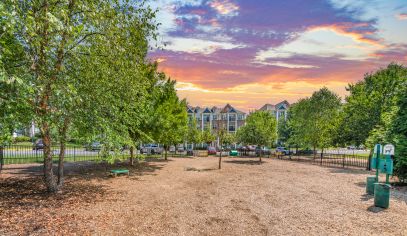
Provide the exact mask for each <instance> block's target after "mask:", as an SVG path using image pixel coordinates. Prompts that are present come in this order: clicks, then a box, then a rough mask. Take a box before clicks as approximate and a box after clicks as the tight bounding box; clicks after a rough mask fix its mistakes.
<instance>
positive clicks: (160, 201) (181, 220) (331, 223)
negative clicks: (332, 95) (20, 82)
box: [0, 157, 407, 235]
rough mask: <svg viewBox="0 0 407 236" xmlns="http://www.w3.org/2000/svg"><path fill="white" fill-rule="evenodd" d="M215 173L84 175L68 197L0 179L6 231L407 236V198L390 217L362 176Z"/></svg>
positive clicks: (253, 166)
mask: <svg viewBox="0 0 407 236" xmlns="http://www.w3.org/2000/svg"><path fill="white" fill-rule="evenodd" d="M216 168H217V158H214V157H209V158H184V159H172V160H170V161H168V162H164V161H152V162H148V163H144V164H142V165H140V166H138V167H137V168H133V169H131V173H132V174H131V176H130V177H129V178H127V177H117V178H108V177H106V174H105V172H104V171H103V170H101V169H97V170H82V171H81V172H80V173H75V172H72V173H71V174H70V177H69V178H68V180H67V188H66V190H65V194H64V197H55V196H51V197H50V196H46V195H44V194H41V193H40V192H37V193H32V192H29V191H28V190H27V192H26V193H25V194H24V191H23V190H24V189H29V188H30V186H31V187H32V186H33V183H35V184H38V188H40V189H41V187H40V186H41V183H40V182H38V179H37V180H30V181H34V182H33V183H31V184H30V186H26V185H27V184H25V183H26V182H27V181H25V182H24V181H19V182H18V183H19V184H20V185H21V187H20V190H15V189H14V190H13V188H11V187H10V184H6V183H10V181H11V180H13V181H16V180H15V179H13V177H12V175H7V177H8V178H5V177H4V176H6V174H2V175H3V177H0V188H2V187H3V189H6V190H7V191H5V192H6V193H8V195H7V194H5V193H0V201H2V202H0V226H1V224H2V223H3V224H4V226H6V227H4V228H3V234H11V233H12V232H17V233H22V234H24V233H28V234H33V235H43V234H53V233H55V234H58V233H64V234H75V233H77V234H80V235H84V234H85V235H86V234H88V235H376V234H388V235H407V198H406V193H405V191H406V190H405V189H393V196H392V199H391V203H390V209H387V210H381V209H379V208H375V207H372V205H373V199H372V197H370V196H366V195H365V185H364V184H365V180H366V176H368V173H367V172H365V171H358V170H342V169H333V168H324V167H319V166H314V165H309V164H302V163H296V162H288V161H281V160H271V159H265V161H264V163H263V164H262V165H258V163H257V159H242V158H240V159H239V158H225V159H224V162H223V169H222V170H217V169H216ZM19 191H20V192H19ZM21 191H22V194H21ZM17 193H18V195H17ZM13 194H14V195H17V196H20V197H16V199H15V200H13V201H9V200H7V201H6V200H5V198H6V196H10V195H11V196H12V195H13ZM21 196H22V197H21ZM46 200H48V202H51V203H52V204H54V205H52V206H55V207H56V208H57V210H53V209H52V208H51V207H47V205H46V204H45V203H46V202H47V201H46ZM7 205H9V207H8V208H7ZM11 209H14V210H11ZM2 210H3V211H2ZM15 212H20V213H18V214H17V213H15ZM27 212H29V214H28V213H27ZM13 221H14V222H13ZM27 222H29V223H27ZM13 223H14V224H13ZM4 229H6V230H4ZM1 230H2V229H1V227H0V234H2V231H1Z"/></svg>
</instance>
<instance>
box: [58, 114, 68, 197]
mask: <svg viewBox="0 0 407 236" xmlns="http://www.w3.org/2000/svg"><path fill="white" fill-rule="evenodd" d="M68 126H69V119H68V118H65V119H64V124H63V127H62V128H61V129H60V130H59V136H60V142H59V143H60V148H59V149H60V150H59V161H58V183H57V185H58V187H57V188H58V191H59V190H61V189H62V187H63V185H64V158H65V149H66V133H67V132H68Z"/></svg>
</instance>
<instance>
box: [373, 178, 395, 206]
mask: <svg viewBox="0 0 407 236" xmlns="http://www.w3.org/2000/svg"><path fill="white" fill-rule="evenodd" d="M390 188H391V186H390V184H385V183H375V184H374V205H375V206H376V207H381V208H389V203H390Z"/></svg>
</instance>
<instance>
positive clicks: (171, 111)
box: [152, 79, 188, 160]
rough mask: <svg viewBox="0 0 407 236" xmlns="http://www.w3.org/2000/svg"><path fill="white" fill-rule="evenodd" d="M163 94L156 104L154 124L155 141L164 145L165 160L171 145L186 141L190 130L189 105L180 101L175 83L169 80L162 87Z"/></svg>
mask: <svg viewBox="0 0 407 236" xmlns="http://www.w3.org/2000/svg"><path fill="white" fill-rule="evenodd" d="M161 86H162V90H161V94H160V95H159V96H158V97H157V101H156V103H155V107H157V108H156V110H155V115H154V117H153V119H152V122H153V127H154V128H153V135H154V139H155V140H156V141H157V142H158V143H160V144H163V145H164V151H165V160H167V151H168V149H169V147H170V146H171V145H176V144H179V143H181V142H182V141H183V140H184V137H185V133H186V132H187V129H188V115H187V112H186V109H185V108H186V107H187V103H186V101H185V99H183V100H181V101H180V100H179V98H178V96H177V93H176V90H175V81H171V80H169V79H168V80H167V81H166V82H165V83H164V84H162V85H161Z"/></svg>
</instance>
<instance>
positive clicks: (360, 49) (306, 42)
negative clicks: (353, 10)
mask: <svg viewBox="0 0 407 236" xmlns="http://www.w3.org/2000/svg"><path fill="white" fill-rule="evenodd" d="M380 48H381V46H380V45H377V44H372V43H370V42H365V41H363V40H360V39H359V38H357V37H356V36H354V35H353V34H351V33H347V32H345V31H342V30H338V28H336V27H323V26H320V27H314V28H311V29H309V30H308V31H306V32H304V33H303V34H301V35H300V36H299V37H298V38H296V39H295V40H293V41H291V42H288V43H286V44H284V45H282V46H280V47H277V48H270V49H268V50H262V51H260V52H259V53H258V54H257V56H256V60H257V61H259V62H264V61H266V60H267V59H269V58H290V57H294V56H296V55H313V56H318V57H332V56H336V57H340V58H343V59H348V60H364V59H367V58H369V55H370V54H371V53H373V52H374V51H375V50H378V49H380Z"/></svg>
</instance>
